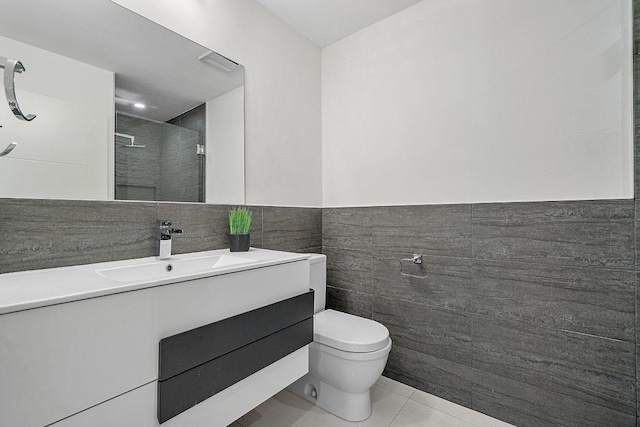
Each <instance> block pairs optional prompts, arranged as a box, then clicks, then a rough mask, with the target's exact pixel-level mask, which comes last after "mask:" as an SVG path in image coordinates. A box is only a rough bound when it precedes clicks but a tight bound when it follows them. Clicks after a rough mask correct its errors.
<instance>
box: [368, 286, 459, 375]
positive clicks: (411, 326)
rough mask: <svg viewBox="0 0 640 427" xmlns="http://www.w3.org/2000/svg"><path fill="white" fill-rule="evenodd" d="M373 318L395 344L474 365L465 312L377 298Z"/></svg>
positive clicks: (440, 357) (374, 303)
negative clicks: (384, 327)
mask: <svg viewBox="0 0 640 427" xmlns="http://www.w3.org/2000/svg"><path fill="white" fill-rule="evenodd" d="M373 319H374V320H376V321H378V322H381V323H382V324H384V325H385V326H386V327H387V328H388V329H389V333H390V335H391V338H392V340H393V343H394V345H397V346H400V347H404V348H407V349H411V350H415V351H418V352H420V353H424V354H428V355H430V356H433V357H437V358H438V359H443V360H450V361H453V362H456V363H460V364H464V365H467V366H471V363H472V346H471V335H472V325H471V319H470V318H469V317H468V316H466V315H464V314H463V313H459V312H455V311H452V310H445V309H441V308H437V307H431V306H427V305H423V304H416V303H411V302H406V301H399V300H395V299H388V298H381V297H378V298H375V299H374V301H373Z"/></svg>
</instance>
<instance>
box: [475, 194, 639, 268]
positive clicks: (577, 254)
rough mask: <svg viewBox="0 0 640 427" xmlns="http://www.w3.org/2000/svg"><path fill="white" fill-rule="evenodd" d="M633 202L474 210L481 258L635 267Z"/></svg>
mask: <svg viewBox="0 0 640 427" xmlns="http://www.w3.org/2000/svg"><path fill="white" fill-rule="evenodd" d="M633 211H634V203H633V201H632V200H599V201H578V202H540V203H502V204H481V205H474V206H473V254H474V257H476V258H480V259H496V260H505V261H524V262H536V263H544V264H552V265H559V266H586V267H593V266H599V267H610V268H620V269H629V270H631V269H634V268H635V253H634V252H635V251H634V245H635V242H634V228H633V227H634V226H633V217H634V212H633Z"/></svg>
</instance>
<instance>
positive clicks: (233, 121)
mask: <svg viewBox="0 0 640 427" xmlns="http://www.w3.org/2000/svg"><path fill="white" fill-rule="evenodd" d="M206 114H207V121H206V122H207V123H206V126H207V128H206V132H205V134H206V138H207V141H206V144H205V145H206V149H207V155H206V168H205V170H206V186H205V188H206V197H205V200H206V201H207V203H219V204H228V205H234V204H235V205H241V204H243V203H244V199H243V197H242V195H243V194H244V170H245V168H244V120H243V118H244V86H240V87H239V88H237V89H234V90H232V91H231V92H227V93H225V94H224V95H222V96H219V97H217V98H215V99H213V100H211V101H209V102H207V105H206ZM221 183H224V184H222V185H221Z"/></svg>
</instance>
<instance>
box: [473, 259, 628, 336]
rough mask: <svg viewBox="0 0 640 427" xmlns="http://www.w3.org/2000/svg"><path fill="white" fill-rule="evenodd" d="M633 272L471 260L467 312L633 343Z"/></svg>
mask: <svg viewBox="0 0 640 427" xmlns="http://www.w3.org/2000/svg"><path fill="white" fill-rule="evenodd" d="M634 276H635V275H634V273H633V272H631V271H622V270H611V269H603V268H583V267H556V266H549V265H541V264H531V263H520V262H503V261H484V260H475V261H474V263H473V299H472V302H471V308H470V310H471V311H473V312H475V313H478V314H484V315H488V316H491V317H495V318H498V319H507V320H518V321H521V322H526V323H530V324H533V325H537V326H542V327H549V328H558V329H567V330H571V331H576V332H583V333H587V334H593V335H599V336H604V337H609V338H616V339H621V340H626V341H629V342H634V341H635V307H634V300H635V277H634Z"/></svg>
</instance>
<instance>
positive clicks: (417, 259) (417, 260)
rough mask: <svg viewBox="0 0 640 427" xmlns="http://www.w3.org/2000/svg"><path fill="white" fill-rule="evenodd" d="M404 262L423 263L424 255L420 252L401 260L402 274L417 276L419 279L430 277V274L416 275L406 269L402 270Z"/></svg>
mask: <svg viewBox="0 0 640 427" xmlns="http://www.w3.org/2000/svg"><path fill="white" fill-rule="evenodd" d="M404 262H411V263H413V264H417V265H422V255H420V254H413V257H412V258H404V259H401V260H400V274H402V275H403V276H408V277H415V278H417V279H425V278H427V277H429V275H428V274H427V275H424V276H416V275H415V274H410V273H405V272H404V271H402V264H403V263H404Z"/></svg>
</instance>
